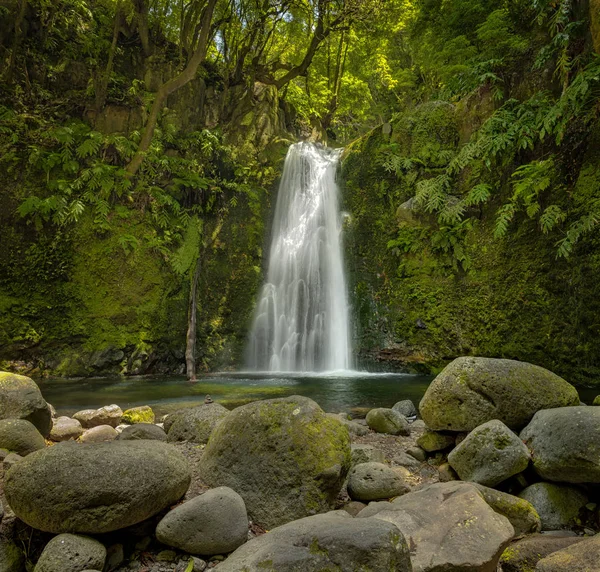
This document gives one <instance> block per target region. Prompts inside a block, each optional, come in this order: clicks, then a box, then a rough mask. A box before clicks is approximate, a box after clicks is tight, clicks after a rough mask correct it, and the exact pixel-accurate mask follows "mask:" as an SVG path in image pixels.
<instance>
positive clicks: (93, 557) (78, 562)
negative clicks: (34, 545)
mask: <svg viewBox="0 0 600 572" xmlns="http://www.w3.org/2000/svg"><path fill="white" fill-rule="evenodd" d="M105 560H106V548H104V545H103V544H102V543H101V542H98V541H97V540H94V539H93V538H89V537H88V536H78V535H75V534H59V535H58V536H55V537H54V538H53V539H52V540H51V541H50V542H48V544H46V547H45V548H44V551H43V552H42V555H41V556H40V558H39V560H38V561H37V564H36V565H35V568H34V572H81V570H85V569H94V568H95V569H98V570H102V569H103V568H104V561H105Z"/></svg>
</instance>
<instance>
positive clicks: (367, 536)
mask: <svg viewBox="0 0 600 572" xmlns="http://www.w3.org/2000/svg"><path fill="white" fill-rule="evenodd" d="M359 567H360V568H359ZM218 569H219V572H240V571H242V570H243V571H244V572H323V571H325V570H332V571H333V570H336V571H338V572H357V570H364V571H367V570H373V571H375V570H394V571H395V572H411V570H412V568H411V563H410V554H409V550H408V546H407V544H406V541H405V540H404V537H403V536H402V534H400V532H399V531H398V529H397V528H396V527H395V526H394V525H393V524H390V523H389V522H383V521H381V520H375V519H370V518H365V519H357V518H356V519H355V518H352V517H351V516H350V515H348V514H347V513H344V512H341V511H340V512H334V513H328V514H319V515H315V516H309V517H307V518H303V519H300V520H296V521H294V522H290V523H288V524H285V525H283V526H280V527H279V528H275V529H273V530H271V531H270V532H269V533H268V534H263V535H262V536H259V537H257V538H254V539H253V540H250V541H249V542H247V543H246V544H244V545H243V546H241V547H240V548H238V549H237V550H236V551H235V552H234V553H233V554H232V555H231V556H229V558H227V560H225V562H223V563H222V564H219V567H218Z"/></svg>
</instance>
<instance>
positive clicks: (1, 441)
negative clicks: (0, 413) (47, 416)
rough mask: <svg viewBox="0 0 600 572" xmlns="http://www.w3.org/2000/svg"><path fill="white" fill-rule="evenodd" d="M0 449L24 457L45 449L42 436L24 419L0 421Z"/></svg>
mask: <svg viewBox="0 0 600 572" xmlns="http://www.w3.org/2000/svg"><path fill="white" fill-rule="evenodd" d="M0 447H2V448H3V449H6V450H8V451H12V452H13V453H17V454H18V455H21V456H22V457H24V456H25V455H29V453H33V452H34V451H39V450H40V449H44V448H45V447H46V442H45V441H44V438H43V437H42V434H41V433H40V432H39V431H38V430H37V429H36V428H35V426H34V425H33V423H30V422H29V421H25V419H2V420H0Z"/></svg>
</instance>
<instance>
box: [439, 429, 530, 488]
mask: <svg viewBox="0 0 600 572" xmlns="http://www.w3.org/2000/svg"><path fill="white" fill-rule="evenodd" d="M529 459H530V455H529V450H528V449H527V447H526V446H525V445H524V444H523V441H521V439H519V437H518V436H517V435H515V434H514V433H513V432H512V431H511V430H510V429H509V428H508V427H507V426H506V425H504V423H502V421H498V420H497V419H494V420H492V421H488V422H487V423H484V424H483V425H479V427H476V428H475V429H473V431H471V432H470V433H469V434H468V435H467V437H466V438H465V439H464V440H463V441H462V442H461V443H460V445H458V446H457V447H456V448H454V449H453V450H452V451H451V452H450V454H449V455H448V462H449V463H450V466H451V467H452V468H453V469H454V470H455V471H456V472H457V474H458V476H459V477H460V478H461V479H462V480H463V481H473V482H476V483H479V484H481V485H485V486H488V487H493V486H495V485H497V484H498V483H501V482H502V481H505V480H506V479H508V478H509V477H512V476H513V475H516V474H518V473H520V472H522V471H524V470H525V469H526V468H527V465H529Z"/></svg>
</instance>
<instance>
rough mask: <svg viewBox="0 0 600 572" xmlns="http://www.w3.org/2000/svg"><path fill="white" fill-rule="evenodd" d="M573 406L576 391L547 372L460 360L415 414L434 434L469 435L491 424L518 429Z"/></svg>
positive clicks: (576, 400)
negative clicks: (496, 422)
mask: <svg viewBox="0 0 600 572" xmlns="http://www.w3.org/2000/svg"><path fill="white" fill-rule="evenodd" d="M577 404H579V395H578V394H577V390H576V389H575V388H574V387H573V386H572V385H571V384H569V383H567V382H566V381H565V380H564V379H562V378H561V377H559V376H558V375H556V374H554V373H552V372H551V371H548V370H547V369H544V368H542V367H539V366H537V365H533V364H530V363H526V362H519V361H513V360H507V359H492V358H481V357H460V358H457V359H455V360H454V361H453V362H452V363H450V364H449V365H448V366H447V367H446V368H445V369H444V370H443V371H442V372H441V373H440V374H439V375H438V376H437V377H436V378H435V379H434V380H433V381H432V382H431V384H430V386H429V387H428V389H427V391H426V392H425V395H424V396H423V399H422V400H421V403H420V406H419V410H420V412H421V417H422V418H423V420H424V421H425V423H426V424H427V426H428V427H430V428H431V429H434V430H436V431H443V430H449V431H472V430H473V429H475V427H477V426H478V425H481V424H482V423H486V422H487V421H491V420H492V419H499V420H500V421H502V422H503V423H504V424H505V425H507V426H508V427H510V428H511V429H513V430H520V429H522V428H523V427H524V426H525V425H527V423H529V421H530V420H531V418H532V417H533V415H534V414H535V413H536V412H537V411H539V410H540V409H551V408H555V407H566V406H569V405H577Z"/></svg>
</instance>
